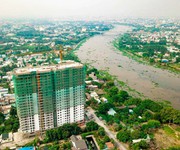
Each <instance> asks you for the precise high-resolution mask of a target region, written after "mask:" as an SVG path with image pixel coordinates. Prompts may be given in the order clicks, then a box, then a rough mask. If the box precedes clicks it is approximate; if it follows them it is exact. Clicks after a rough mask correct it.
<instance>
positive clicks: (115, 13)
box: [0, 0, 180, 18]
mask: <svg viewBox="0 0 180 150" xmlns="http://www.w3.org/2000/svg"><path fill="white" fill-rule="evenodd" d="M179 8H180V0H96V1H92V0H51V1H50V0H13V1H12V0H0V18H32V17H35V18H67V17H71V18H73V17H74V18H78V17H79V18H100V17H102V18H121V17H122V18H124V17H142V18H147V17H148V18H149V17H156V18H157V17H173V18H179V17H180V15H179V14H180V13H179V12H180V11H179Z"/></svg>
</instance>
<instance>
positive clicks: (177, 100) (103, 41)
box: [75, 26, 180, 109]
mask: <svg viewBox="0 0 180 150" xmlns="http://www.w3.org/2000/svg"><path fill="white" fill-rule="evenodd" d="M129 30H131V28H130V27H128V26H116V27H115V28H114V29H112V30H110V31H107V32H105V33H104V34H102V35H97V36H94V37H92V38H90V39H88V40H87V41H86V42H85V43H84V44H83V45H82V46H81V47H80V48H79V49H78V50H77V51H76V52H75V53H76V54H77V56H78V57H79V59H80V60H81V61H82V63H89V64H91V65H92V66H94V67H95V68H97V69H102V70H108V72H109V73H110V74H111V75H115V76H117V78H118V79H119V80H121V81H123V82H125V83H126V84H127V85H128V86H129V87H131V88H132V89H135V90H136V91H138V92H140V93H142V94H143V95H144V96H145V97H149V98H150V99H153V100H168V101H170V102H171V103H172V105H173V107H174V108H176V109H180V75H179V74H174V73H171V72H169V71H167V70H162V69H160V68H155V67H153V66H149V65H145V64H140V63H138V62H136V61H134V60H132V59H130V58H128V57H127V56H123V54H122V52H120V51H119V50H117V49H116V48H114V46H113V44H112V41H113V40H114V39H115V38H117V37H118V36H119V35H120V34H123V33H125V32H127V31H129Z"/></svg>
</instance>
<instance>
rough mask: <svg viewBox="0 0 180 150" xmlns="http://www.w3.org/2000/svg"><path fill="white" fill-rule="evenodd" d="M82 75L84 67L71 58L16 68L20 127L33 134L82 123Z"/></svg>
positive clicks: (83, 74) (15, 76)
mask: <svg viewBox="0 0 180 150" xmlns="http://www.w3.org/2000/svg"><path fill="white" fill-rule="evenodd" d="M85 75H86V72H85V67H84V66H83V65H82V64H80V63H77V62H74V61H66V62H63V63H60V64H58V65H52V66H40V67H36V68H23V69H16V70H15V71H14V75H13V81H14V88H15V98H16V106H17V113H18V117H19V122H20V130H21V131H22V132H26V133H34V132H38V131H45V130H47V129H51V128H54V127H58V126H61V125H63V124H64V123H74V122H77V123H82V122H83V121H84V103H85Z"/></svg>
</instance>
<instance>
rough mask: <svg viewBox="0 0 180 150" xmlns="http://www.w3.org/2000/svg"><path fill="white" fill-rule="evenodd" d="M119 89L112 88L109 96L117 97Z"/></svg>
mask: <svg viewBox="0 0 180 150" xmlns="http://www.w3.org/2000/svg"><path fill="white" fill-rule="evenodd" d="M118 91H119V90H118V88H117V87H115V86H114V87H112V88H111V89H110V90H109V95H110V96H114V95H117V94H118Z"/></svg>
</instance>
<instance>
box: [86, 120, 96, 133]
mask: <svg viewBox="0 0 180 150" xmlns="http://www.w3.org/2000/svg"><path fill="white" fill-rule="evenodd" d="M98 128H99V125H98V124H97V123H96V122H94V121H90V122H88V123H86V131H88V132H89V131H94V130H98Z"/></svg>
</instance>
